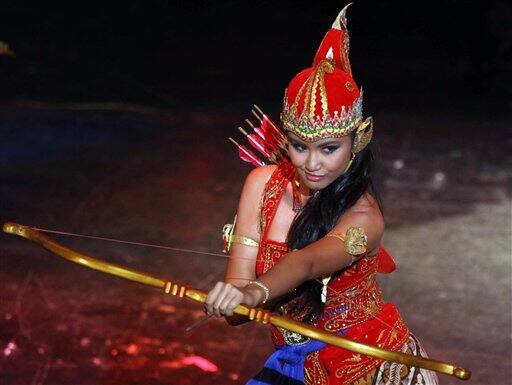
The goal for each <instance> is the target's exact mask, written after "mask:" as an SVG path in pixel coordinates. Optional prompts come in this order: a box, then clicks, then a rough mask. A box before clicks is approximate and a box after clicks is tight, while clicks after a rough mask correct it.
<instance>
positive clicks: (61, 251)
mask: <svg viewBox="0 0 512 385" xmlns="http://www.w3.org/2000/svg"><path fill="white" fill-rule="evenodd" d="M3 231H4V232H5V233H7V234H13V235H18V236H20V237H22V238H25V239H28V240H30V241H32V242H34V243H36V244H38V245H40V246H42V247H43V248H44V249H46V250H48V251H50V252H52V253H53V254H56V255H58V256H59V257H62V258H65V259H67V260H69V261H71V262H74V263H77V264H79V265H82V266H85V267H88V268H90V269H93V270H98V271H101V272H103V273H106V274H110V275H114V276H116V277H120V278H124V279H127V280H130V281H134V282H138V283H142V284H144V285H147V286H153V287H156V288H158V289H161V290H163V291H164V292H165V293H166V294H171V295H174V296H178V297H181V298H183V297H187V298H189V299H192V300H194V301H196V302H199V303H204V302H205V300H206V293H205V292H203V291H201V290H197V289H193V288H190V287H187V286H186V285H183V284H181V283H178V282H170V281H164V280H162V279H160V278H156V277H154V276H151V275H149V274H147V273H143V272H140V271H137V270H133V269H129V268H127V267H124V266H120V265H115V264H112V263H108V262H105V261H102V260H100V259H96V258H93V257H90V256H88V255H85V254H81V253H79V252H77V251H74V250H71V249H69V248H67V247H65V246H62V245H60V244H59V243H57V242H55V241H54V240H52V239H50V238H49V237H47V236H45V235H43V234H41V233H40V232H38V231H36V230H34V229H33V228H30V227H28V226H23V225H19V224H16V223H9V222H8V223H5V224H4V225H3ZM234 313H236V314H240V315H244V316H247V317H248V318H249V319H250V320H253V321H256V322H259V323H262V324H268V323H270V324H272V325H275V326H277V327H280V328H283V329H287V330H290V331H292V332H296V333H300V334H302V335H303V336H305V337H309V338H312V339H315V340H317V341H321V342H324V343H326V344H330V345H334V346H337V347H340V348H343V349H346V350H350V351H352V352H355V353H360V354H365V355H367V356H370V357H374V358H377V359H381V360H386V361H393V362H398V363H401V364H404V365H407V366H414V367H418V368H424V369H429V370H433V371H436V372H439V373H443V374H448V375H451V376H454V377H456V378H459V379H461V380H468V379H469V378H470V376H471V371H470V370H469V369H466V368H463V367H458V366H455V365H452V364H449V363H446V362H443V361H437V360H432V359H428V358H423V357H419V356H413V355H410V354H405V353H398V352H393V351H389V350H386V349H382V348H379V347H376V346H372V345H366V344H363V343H360V342H356V341H352V340H350V339H348V338H344V337H340V336H337V335H335V334H332V333H329V332H326V331H323V330H320V329H317V328H315V327H313V326H311V325H308V324H304V323H301V322H297V321H294V320H292V319H289V318H286V317H283V316H280V315H278V314H275V313H272V312H270V311H268V310H264V309H258V308H249V307H247V306H245V305H238V306H237V307H236V308H235V309H234Z"/></svg>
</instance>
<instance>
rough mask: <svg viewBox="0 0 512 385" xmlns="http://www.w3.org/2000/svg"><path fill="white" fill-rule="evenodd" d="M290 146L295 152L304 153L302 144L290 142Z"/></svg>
mask: <svg viewBox="0 0 512 385" xmlns="http://www.w3.org/2000/svg"><path fill="white" fill-rule="evenodd" d="M290 144H291V145H292V147H293V148H294V149H295V151H297V152H303V151H306V146H303V145H302V144H300V143H296V142H290Z"/></svg>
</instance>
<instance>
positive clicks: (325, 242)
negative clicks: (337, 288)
mask: <svg viewBox="0 0 512 385" xmlns="http://www.w3.org/2000/svg"><path fill="white" fill-rule="evenodd" d="M350 227H361V228H362V229H364V232H365V234H366V235H367V237H368V243H367V250H369V251H372V250H374V249H377V248H378V247H379V245H380V242H381V238H382V234H383V232H384V221H383V219H382V215H381V214H380V211H379V210H378V209H373V208H372V209H368V208H365V209H364V210H359V211H352V212H349V213H346V214H345V215H343V217H342V219H341V220H340V222H339V223H338V224H337V225H336V226H335V228H334V229H333V232H336V233H338V234H345V233H346V232H347V230H348V229H349V228H350ZM352 261H353V256H352V255H350V254H349V253H348V252H347V251H346V249H345V244H344V242H343V241H342V240H340V239H339V238H336V237H324V238H322V239H319V240H318V241H316V242H313V243H312V244H310V245H308V246H306V247H305V248H303V249H301V250H296V251H293V252H291V253H289V254H287V255H286V256H285V257H284V258H283V259H282V260H281V261H280V262H279V263H278V264H276V265H275V266H274V267H273V268H272V269H270V270H269V271H268V272H267V273H266V274H264V275H263V276H261V277H260V278H259V279H258V281H259V282H261V283H262V284H264V285H265V286H267V287H268V288H269V292H270V293H269V294H270V296H269V299H272V298H275V297H280V296H282V295H284V294H286V293H288V292H289V291H290V290H292V289H293V288H295V287H297V286H299V285H300V284H301V283H303V282H305V281H308V280H311V279H315V278H321V277H323V276H326V275H331V274H332V273H334V272H336V271H339V270H341V269H343V268H345V267H348V266H349V265H350V264H351V263H352Z"/></svg>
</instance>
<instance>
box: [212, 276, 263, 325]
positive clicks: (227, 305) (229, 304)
mask: <svg viewBox="0 0 512 385" xmlns="http://www.w3.org/2000/svg"><path fill="white" fill-rule="evenodd" d="M264 296H265V293H264V292H263V290H262V289H260V288H258V287H252V286H251V287H247V286H246V287H243V288H242V287H236V286H233V285H232V284H230V283H226V282H217V283H216V285H215V287H214V288H213V289H212V290H210V292H209V293H208V296H207V297H206V302H205V311H206V314H208V315H210V314H214V315H216V316H217V317H222V316H228V317H230V316H232V315H233V309H234V308H236V307H237V306H238V305H240V304H241V303H244V304H246V305H247V306H249V307H255V306H256V305H258V304H259V303H260V302H261V301H262V300H263V298H264Z"/></svg>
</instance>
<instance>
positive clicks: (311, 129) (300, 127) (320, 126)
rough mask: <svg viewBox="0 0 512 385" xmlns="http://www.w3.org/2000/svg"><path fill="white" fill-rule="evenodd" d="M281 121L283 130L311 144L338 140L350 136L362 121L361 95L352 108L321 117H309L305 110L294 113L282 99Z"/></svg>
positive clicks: (343, 108) (343, 107)
mask: <svg viewBox="0 0 512 385" xmlns="http://www.w3.org/2000/svg"><path fill="white" fill-rule="evenodd" d="M281 120H282V122H283V126H284V129H285V130H286V131H290V132H292V133H293V134H295V135H297V136H298V137H299V138H300V139H302V140H305V141H307V142H313V141H316V140H319V139H323V138H327V137H330V138H333V137H334V138H339V137H342V136H345V135H348V134H350V133H351V132H352V131H354V130H355V129H356V128H358V127H359V125H360V124H361V122H362V120H363V93H362V92H361V95H360V96H359V97H358V98H357V99H356V100H355V101H354V103H353V104H352V106H350V107H349V108H347V109H346V108H345V106H342V108H341V111H334V114H333V115H331V114H330V113H329V111H328V110H326V111H324V113H323V116H321V117H320V116H318V115H316V116H310V115H308V113H307V111H306V109H304V110H303V111H302V113H301V114H299V115H297V114H296V112H295V113H294V111H293V109H292V107H291V106H290V105H289V104H288V103H287V101H286V97H285V99H284V107H283V112H282V113H281Z"/></svg>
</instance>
